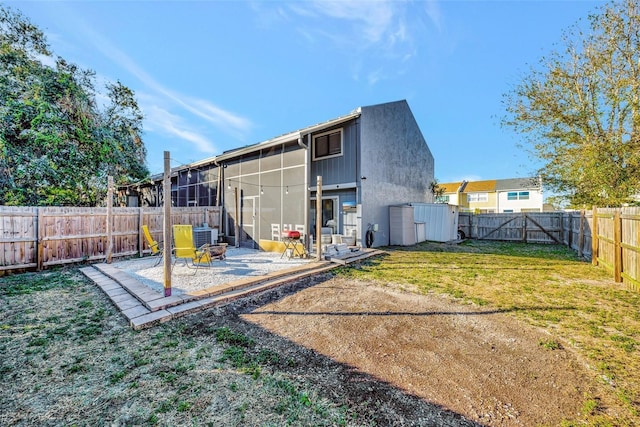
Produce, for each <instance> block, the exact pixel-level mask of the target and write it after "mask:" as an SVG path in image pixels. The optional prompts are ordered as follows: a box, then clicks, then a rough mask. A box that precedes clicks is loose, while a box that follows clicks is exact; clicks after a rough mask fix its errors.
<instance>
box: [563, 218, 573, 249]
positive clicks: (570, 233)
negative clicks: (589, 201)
mask: <svg viewBox="0 0 640 427" xmlns="http://www.w3.org/2000/svg"><path fill="white" fill-rule="evenodd" d="M568 218H569V221H567V222H568V223H569V224H568V225H567V228H568V229H569V230H568V234H567V246H568V247H569V248H571V246H572V245H573V212H569V215H568ZM562 225H563V230H562V241H563V242H564V217H563V218H562Z"/></svg>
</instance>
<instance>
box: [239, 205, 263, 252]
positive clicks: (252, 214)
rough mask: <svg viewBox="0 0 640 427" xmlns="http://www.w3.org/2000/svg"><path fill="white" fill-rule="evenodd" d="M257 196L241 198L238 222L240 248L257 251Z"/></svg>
mask: <svg viewBox="0 0 640 427" xmlns="http://www.w3.org/2000/svg"><path fill="white" fill-rule="evenodd" d="M258 197H259V196H249V197H243V198H242V207H241V213H242V216H241V222H240V247H243V248H251V249H258V236H257V235H256V233H257V229H256V205H257V199H258Z"/></svg>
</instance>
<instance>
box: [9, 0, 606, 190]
mask: <svg viewBox="0 0 640 427" xmlns="http://www.w3.org/2000/svg"><path fill="white" fill-rule="evenodd" d="M3 4H4V5H9V6H11V7H12V8H14V9H18V10H20V11H21V12H22V13H23V14H24V15H25V16H27V17H28V18H29V19H30V20H31V21H32V22H33V23H34V24H36V25H37V26H38V27H40V28H41V29H42V30H43V31H44V32H45V34H46V36H47V38H48V40H49V43H50V45H51V48H52V50H53V52H54V54H55V55H58V56H61V57H63V58H65V59H66V60H67V61H70V62H73V63H76V64H77V65H79V66H81V67H83V68H89V69H92V70H94V71H95V72H96V74H97V80H98V88H99V87H100V86H101V83H102V82H104V81H115V80H120V81H121V82H122V83H123V84H125V85H126V86H129V87H130V88H131V89H133V90H134V91H135V93H136V97H137V99H138V101H139V104H140V106H141V107H142V109H143V112H144V114H145V122H144V128H145V133H144V135H143V139H144V141H145V145H146V147H147V150H148V156H147V163H148V166H149V169H150V171H151V173H159V172H161V171H162V168H163V152H164V151H165V150H168V151H170V152H171V159H172V160H171V166H172V167H175V166H179V165H181V164H186V163H189V162H193V161H198V160H202V159H205V158H208V157H211V156H214V155H217V154H220V153H222V152H223V151H225V150H229V149H233V148H237V147H240V146H245V145H249V144H254V143H258V142H262V141H265V140H268V139H270V138H272V137H275V136H278V135H281V134H283V133H287V132H290V131H294V130H297V129H299V128H303V127H306V126H309V125H313V124H316V123H319V122H323V121H326V120H329V119H332V118H335V117H337V116H340V115H343V114H347V113H349V112H350V111H352V110H353V109H355V108H357V107H359V106H364V105H373V104H378V103H383V102H389V101H395V100H400V99H406V100H407V102H408V103H409V106H410V107H411V109H412V111H413V113H414V115H415V117H416V120H417V122H418V125H419V126H420V128H421V130H422V133H423V135H424V137H425V139H426V140H427V143H428V145H429V148H430V149H431V152H432V153H433V155H434V158H435V176H436V178H437V180H438V181H439V182H451V181H459V180H462V179H468V180H479V179H502V178H516V177H525V176H529V175H530V174H531V173H532V171H534V170H535V169H536V167H537V164H535V163H534V162H533V161H532V159H530V158H529V156H528V155H527V154H526V153H524V152H522V150H521V149H520V148H518V147H517V143H518V142H520V139H519V136H518V135H516V134H514V133H512V132H511V131H510V130H509V129H503V128H501V126H500V124H499V123H500V118H501V117H502V116H503V115H504V106H503V104H502V96H503V94H505V93H506V92H508V91H509V90H510V89H512V88H514V87H515V86H516V85H517V84H518V83H519V82H520V81H522V77H523V76H524V75H525V74H526V73H527V70H528V69H529V67H530V66H531V65H535V64H536V63H537V62H538V60H539V59H540V58H541V57H542V56H544V55H546V54H548V53H549V52H550V51H551V50H561V47H562V45H561V35H562V33H563V31H564V30H566V29H567V28H569V27H570V26H571V25H573V24H575V23H577V22H578V21H579V20H581V22H582V24H585V23H586V19H587V16H588V14H589V13H591V12H595V11H596V10H597V7H598V6H601V5H602V4H604V3H603V2H602V1H590V0H556V1H537V0H536V1H533V0H531V1H517V0H512V1H506V0H505V1H456V0H436V1H401V0H394V1H351V2H347V1H340V2H334V1H313V0H306V1H295V2H290V1H204V0H203V1H71V2H67V1H5V2H4V3H3ZM558 43H560V45H558Z"/></svg>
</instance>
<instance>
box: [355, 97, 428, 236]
mask: <svg viewBox="0 0 640 427" xmlns="http://www.w3.org/2000/svg"><path fill="white" fill-rule="evenodd" d="M360 122H361V135H360V137H361V140H362V144H361V148H360V150H361V171H360V173H361V174H362V176H365V177H366V180H363V181H362V182H361V189H362V226H363V229H364V230H362V232H363V233H364V232H366V227H367V224H369V223H372V224H374V223H377V224H378V226H379V231H378V232H377V233H376V235H375V243H374V246H381V245H388V244H389V205H397V204H402V203H410V202H424V203H432V202H433V195H432V194H431V191H430V190H429V184H430V183H431V182H432V181H433V179H434V160H433V155H432V154H431V151H430V150H429V147H428V146H427V143H426V141H425V139H424V137H423V135H422V132H421V131H420V128H419V127H418V124H417V122H416V120H415V118H414V116H413V113H412V112H411V109H410V108H409V105H408V104H407V102H406V101H397V102H391V103H387V104H380V105H374V106H370V107H362V115H361V117H360Z"/></svg>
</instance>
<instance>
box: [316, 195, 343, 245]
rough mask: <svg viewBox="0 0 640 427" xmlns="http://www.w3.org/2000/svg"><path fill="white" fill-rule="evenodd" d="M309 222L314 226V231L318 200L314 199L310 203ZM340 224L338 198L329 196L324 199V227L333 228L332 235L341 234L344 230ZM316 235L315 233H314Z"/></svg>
mask: <svg viewBox="0 0 640 427" xmlns="http://www.w3.org/2000/svg"><path fill="white" fill-rule="evenodd" d="M309 214H310V217H309V220H310V222H311V224H312V227H311V228H312V229H313V230H314V229H315V228H314V227H315V223H316V199H315V198H312V199H311V200H310V201H309ZM341 226H342V224H341V223H340V217H339V215H338V197H335V196H327V197H322V227H331V228H332V229H333V230H332V232H331V233H332V234H340V232H341V230H342V228H341ZM314 235H315V232H314Z"/></svg>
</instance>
